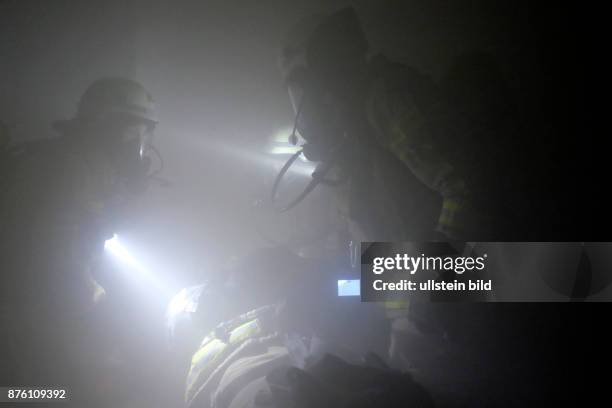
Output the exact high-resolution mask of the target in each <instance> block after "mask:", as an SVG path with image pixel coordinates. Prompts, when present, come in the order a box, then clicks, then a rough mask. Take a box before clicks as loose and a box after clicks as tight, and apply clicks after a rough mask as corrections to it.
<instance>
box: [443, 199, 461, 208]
mask: <svg viewBox="0 0 612 408" xmlns="http://www.w3.org/2000/svg"><path fill="white" fill-rule="evenodd" d="M460 207H461V202H460V201H458V200H454V199H452V198H445V199H444V202H443V203H442V208H443V209H444V210H451V211H456V210H458V209H459V208H460Z"/></svg>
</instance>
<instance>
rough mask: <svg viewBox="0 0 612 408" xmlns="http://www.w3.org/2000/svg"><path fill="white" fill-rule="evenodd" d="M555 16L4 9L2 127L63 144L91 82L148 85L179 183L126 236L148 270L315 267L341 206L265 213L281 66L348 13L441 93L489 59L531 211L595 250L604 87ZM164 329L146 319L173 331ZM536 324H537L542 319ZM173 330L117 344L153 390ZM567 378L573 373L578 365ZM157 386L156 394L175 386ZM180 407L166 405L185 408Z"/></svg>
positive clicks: (127, 334) (367, 8) (216, 4)
mask: <svg viewBox="0 0 612 408" xmlns="http://www.w3.org/2000/svg"><path fill="white" fill-rule="evenodd" d="M547 3H548V2H531V1H494V2H493V1H489V0H476V1H445V0H411V1H400V0H397V1H337V0H326V1H322V0H299V1H298V0H292V1H271V0H260V1H233V2H230V1H155V0H151V1H137V0H132V1H117V0H111V1H77V0H72V1H67V0H54V1H34V0H29V1H17V0H14V1H6V0H4V1H3V0H0V120H1V121H3V122H5V123H6V124H7V125H8V127H9V130H10V133H11V135H12V138H13V140H14V141H16V142H19V141H26V140H32V139H39V138H48V137H53V136H54V135H55V134H54V132H53V130H52V129H51V126H50V124H51V122H52V121H53V120H57V119H66V118H70V117H72V115H73V114H74V113H75V110H76V104H77V101H78V98H79V97H80V95H81V94H82V93H83V91H84V90H85V88H86V87H87V86H88V85H89V84H90V83H91V82H93V81H94V80H96V79H98V78H100V77H105V76H125V77H129V78H132V79H135V80H137V81H139V82H141V83H142V84H143V85H144V86H145V88H147V89H148V90H149V92H150V93H151V94H152V95H153V97H154V99H155V100H156V103H157V107H158V110H159V117H160V123H159V126H158V127H157V129H156V132H155V134H156V136H155V137H156V138H155V145H156V146H157V148H158V150H159V151H160V153H161V155H162V156H163V165H164V169H163V173H162V177H164V178H165V179H167V180H168V181H169V182H170V185H169V186H165V187H164V186H158V185H153V186H152V187H151V188H150V189H149V190H148V192H147V193H146V194H145V195H144V196H143V197H142V198H140V199H139V201H138V202H137V203H136V204H135V205H134V207H133V208H132V210H131V211H132V212H133V214H132V215H133V216H132V217H129V219H130V222H129V223H128V224H126V225H125V228H124V230H122V231H118V233H119V234H120V235H121V237H122V241H123V242H124V243H125V244H126V245H127V246H128V247H129V249H130V250H131V252H133V254H134V255H135V256H137V258H138V260H139V261H141V262H142V263H143V264H144V265H146V266H147V268H149V269H151V271H152V273H153V274H154V275H155V276H157V277H158V278H159V279H160V280H161V281H163V282H166V283H168V282H169V283H170V286H172V287H173V288H180V287H184V286H188V285H192V284H196V283H199V282H201V281H202V280H204V279H206V278H208V277H211V276H214V275H216V274H217V275H218V274H219V271H221V270H223V269H222V266H223V265H225V264H226V263H227V262H228V261H230V260H231V259H232V258H235V257H240V256H242V255H244V254H247V253H249V252H252V251H254V250H256V249H258V248H262V247H266V246H270V245H277V244H279V243H280V244H284V245H287V246H288V247H290V248H291V249H292V250H295V251H296V252H300V251H302V250H304V251H305V252H306V253H309V254H314V255H317V253H320V252H317V249H319V250H320V248H317V245H318V244H320V242H322V241H324V238H326V237H327V236H328V235H330V233H331V232H333V231H334V230H335V229H337V228H341V223H340V221H339V220H338V217H337V216H336V214H335V207H334V206H333V205H331V202H332V200H333V198H332V197H331V194H330V192H329V191H327V190H325V188H319V189H318V190H317V191H316V192H315V193H313V194H312V196H310V197H309V198H308V199H307V200H306V201H305V202H304V203H302V204H301V205H300V207H298V208H297V209H295V210H294V211H292V212H289V213H287V214H283V215H275V214H273V212H272V211H271V210H270V209H268V208H265V207H262V206H261V205H258V203H260V202H261V201H262V200H264V201H265V199H267V198H268V197H269V195H270V188H271V184H272V181H273V180H274V177H275V175H276V173H277V172H278V170H279V169H280V168H281V166H282V164H283V162H284V161H285V160H286V159H287V158H288V156H287V155H272V154H270V152H271V149H272V148H273V147H274V140H275V139H283V138H286V137H287V136H289V134H290V131H291V127H292V124H293V120H294V114H293V111H292V108H291V104H290V101H289V98H288V95H287V92H286V90H285V88H284V86H283V83H282V78H281V74H280V70H279V67H278V63H277V61H278V55H279V50H280V47H281V44H282V43H283V39H284V37H285V35H286V33H287V31H288V30H289V28H290V27H291V26H293V25H294V24H295V23H296V22H297V21H298V20H300V19H302V18H304V17H307V16H309V15H312V14H315V13H328V12H331V11H334V10H338V9H340V8H342V7H346V6H353V7H354V8H355V10H356V11H357V14H358V15H359V18H360V20H361V23H362V25H363V28H364V30H365V34H366V36H367V38H368V39H369V43H370V52H371V53H372V54H376V53H382V54H385V55H386V56H388V57H389V58H390V59H391V60H394V61H398V62H401V63H404V64H407V65H411V66H414V67H416V68H417V69H419V70H421V71H422V72H424V73H426V74H428V75H431V76H432V77H433V78H434V79H435V80H436V81H442V80H443V79H444V78H445V76H446V75H447V73H448V72H449V70H450V69H451V67H452V66H453V63H454V61H456V59H457V58H458V57H460V56H462V55H465V54H466V53H471V52H484V53H487V54H489V55H490V56H491V57H492V58H493V59H494V61H496V62H497V63H498V64H499V67H500V70H501V74H502V75H503V77H504V79H505V81H506V84H507V86H508V87H509V89H511V91H512V94H513V95H514V98H515V103H516V106H517V107H518V111H519V118H520V121H521V126H522V128H523V129H527V130H528V131H527V132H526V133H525V135H524V136H523V140H521V141H519V143H518V145H519V146H520V147H521V148H520V149H519V151H515V152H509V154H511V155H515V156H516V161H517V163H518V164H517V166H516V169H517V171H523V170H521V169H522V167H521V163H522V160H525V162H529V163H531V164H530V166H525V170H524V171H526V172H528V171H532V170H533V169H534V168H537V169H538V171H537V172H536V173H537V174H534V175H533V178H534V181H533V184H534V185H535V186H539V192H540V193H541V194H539V195H538V197H536V199H535V200H534V203H532V204H533V205H534V208H536V207H537V210H536V209H534V211H537V212H538V213H539V214H545V216H546V215H547V214H549V213H554V214H556V215H554V216H551V220H553V221H554V222H551V223H549V227H550V228H549V234H548V235H547V236H546V239H548V240H555V239H559V240H561V239H567V240H570V241H576V240H588V239H593V238H595V239H598V238H603V237H602V235H601V234H596V235H595V237H594V236H593V235H588V233H590V232H591V228H594V227H595V225H596V224H595V222H597V223H598V224H597V225H598V227H597V228H598V229H599V230H602V231H604V232H607V231H609V230H607V229H606V228H605V225H604V224H605V223H606V222H609V221H608V218H609V217H607V216H606V215H605V214H607V213H606V212H605V211H604V212H601V211H597V210H594V209H593V208H591V205H592V204H596V203H597V202H599V201H601V198H600V197H598V196H596V195H594V194H592V191H590V190H589V189H591V186H593V185H594V186H595V188H599V186H605V185H606V184H604V183H603V182H601V181H599V179H598V180H597V182H595V180H594V178H593V174H594V173H593V172H589V171H588V170H587V169H586V163H587V162H592V160H590V153H591V150H597V146H596V145H594V144H592V143H590V142H589V141H588V138H587V136H588V135H590V134H592V133H594V125H593V122H592V120H593V118H594V117H595V116H596V113H595V112H596V111H595V110H594V109H591V106H590V105H591V99H590V95H591V94H590V93H587V91H586V90H587V89H590V91H589V92H593V91H592V90H593V89H598V88H597V87H593V86H592V85H593V84H594V83H595V82H598V81H599V79H598V77H597V76H596V75H595V73H594V71H591V66H592V65H597V64H593V59H592V57H591V54H590V52H591V51H593V50H596V51H597V50H599V48H598V46H596V45H594V43H593V42H592V40H593V38H594V37H593V36H592V34H590V32H587V31H585V28H584V27H585V26H586V25H585V21H584V19H583V16H584V14H583V13H582V12H578V11H577V10H575V9H573V8H570V7H566V6H564V5H563V3H554V4H553V3H550V4H547ZM591 28H592V27H591ZM597 92H600V91H597ZM597 92H595V93H597ZM601 92H603V91H601ZM603 117H607V116H603ZM579 145H580V146H582V147H580V148H578V146H579ZM584 146H586V149H584V150H583V147H584ZM527 158H529V159H527ZM529 160H531V161H529ZM533 163H540V165H538V166H534V165H533ZM159 164H160V163H159V162H158V161H155V162H154V166H157V165H159ZM303 165H304V166H306V165H305V164H303ZM307 170H308V168H307V167H306V168H305V170H304V171H303V172H301V173H299V174H294V175H293V176H292V177H293V181H294V182H295V183H294V184H295V186H297V187H296V188H299V187H301V186H303V185H304V183H305V182H306V181H307V180H308V177H309V174H308V171H307ZM601 174H605V173H603V172H600V173H598V177H601ZM585 175H586V176H587V177H584V176H585ZM603 177H604V178H605V175H604V176H603ZM587 190H589V191H587ZM549 210H550V211H549ZM607 211H608V212H609V209H608V210H607ZM559 214H560V215H559ZM589 217H594V218H595V220H593V221H592V220H591V218H589ZM543 224H545V225H546V224H547V222H546V221H544V222H543ZM585 233H586V234H585ZM582 237H585V238H582ZM603 240H609V238H607V239H606V238H604V239H603ZM309 251H310V252H309ZM334 279H335V277H334ZM334 284H335V283H334ZM145 290H146V288H145ZM138 301H139V302H141V301H142V299H140V298H139V300H138ZM158 306H159V305H158ZM163 306H165V304H164V305H163ZM501 306H504V305H501ZM527 306H528V305H525V307H523V306H521V307H522V311H523V312H525V313H522V314H521V313H516V314H515V313H514V311H515V309H512V310H510V307H508V308H501V309H500V310H499V311H500V315H499V316H500V319H503V318H505V317H508V318H509V319H516V321H518V320H520V319H524V320H529V319H530V318H531V316H532V315H531V314H530V313H529V312H530V310H532V311H533V310H535V309H536V308H537V307H539V305H535V306H534V307H531V309H528V307H527ZM584 307H585V308H586V307H587V305H584ZM143 308H144V307H143ZM502 309H503V310H502ZM517 309H518V306H517ZM538 310H540V309H538ZM550 310H552V306H551V307H550V308H549V311H550ZM558 310H559V313H557V314H555V313H556V311H557V309H555V310H553V313H552V315H554V316H563V318H565V317H568V319H569V320H567V323H564V324H565V326H563V327H564V328H567V330H568V331H567V332H564V333H563V338H562V339H561V340H559V342H557V341H556V340H555V342H554V344H555V346H554V347H558V348H559V349H561V348H565V344H566V343H567V345H568V346H567V353H565V354H566V355H568V356H569V355H570V354H571V352H572V351H573V350H574V349H575V348H576V347H578V344H582V343H574V345H571V344H570V343H572V342H573V339H574V338H578V337H580V338H581V340H582V341H583V342H584V341H585V340H584V339H585V337H583V336H582V335H580V333H582V332H584V330H587V329H588V330H590V332H588V333H591V334H594V332H593V331H592V330H595V329H594V327H596V326H589V324H588V323H586V320H583V315H582V314H580V315H579V314H578V312H574V311H571V312H570V310H569V309H564V308H562V307H559V309H558ZM502 312H503V313H502ZM155 313H158V311H148V312H147V314H149V315H150V316H151V315H153V314H155ZM162 314H163V310H162V311H161V312H160V313H158V315H159V316H161V315H162ZM142 315H143V313H142V310H136V311H132V312H131V314H129V315H125V316H122V318H123V319H124V320H126V321H128V322H136V321H137V320H138V319H139V318H140V317H141V316H142ZM158 315H156V316H155V318H151V319H152V320H153V319H157V320H161V318H159V316H158ZM543 315H544V314H543ZM150 316H149V317H150ZM540 316H542V315H540ZM544 316H546V315H544ZM590 316H593V314H590ZM537 319H538V317H537V316H536V318H533V326H537V325H539V324H540V322H545V319H544V318H541V317H540V319H541V320H537ZM516 321H509V322H508V325H509V326H512V324H513V323H515V322H516ZM129 325H130V323H128V324H125V326H129ZM160 325H161V323H160V322H159V321H156V322H155V323H152V324H151V325H149V326H147V325H146V324H144V325H142V324H136V323H134V324H133V327H129V328H128V329H125V330H123V331H122V332H121V334H120V335H121V336H123V337H120V338H118V339H117V340H116V341H118V342H121V341H123V342H124V344H126V345H127V346H124V347H127V348H128V349H129V350H131V351H134V354H137V355H138V356H142V361H140V360H138V359H137V358H136V359H135V361H136V362H138V361H140V363H141V364H142V365H141V366H140V368H138V364H135V366H136V367H137V368H135V369H134V370H135V371H134V374H135V375H140V374H146V375H150V376H151V377H152V378H153V377H155V374H152V373H154V372H155V371H156V370H159V371H162V372H164V369H165V368H166V367H165V366H164V364H166V362H165V361H164V360H163V359H158V360H156V361H153V362H148V363H145V362H144V360H145V355H146V354H147V350H148V349H147V347H149V348H150V351H151V353H150V354H152V353H156V352H157V351H158V350H160V348H161V346H159V344H157V345H153V346H147V344H148V343H151V341H148V340H151V338H152V336H159V333H160V330H161V329H160ZM109 327H112V326H109ZM570 338H571V339H572V340H570ZM158 340H159V339H158ZM523 341H524V342H528V341H529V339H527V340H523ZM157 343H162V341H161V340H160V341H157ZM158 346H159V347H158ZM156 347H158V348H156ZM508 347H509V348H513V347H514V345H513V344H509V345H508ZM139 349H140V350H139ZM591 349H593V348H592V347H591ZM537 357H538V356H537V355H536V354H534V358H537ZM138 358H140V357H138ZM557 363H558V364H560V365H562V366H564V367H565V366H566V363H568V362H566V361H564V362H556V364H557ZM551 364H552V362H551ZM150 373H151V374H150ZM164 375H165V374H164ZM168 376H171V374H168V375H166V377H168ZM162 377H163V376H162ZM162 377H159V376H158V377H155V378H153V380H151V382H149V384H157V383H155V382H154V381H165V380H168V378H166V377H164V378H162ZM180 380H181V379H180V377H176V378H174V379H173V380H171V381H174V382H175V384H174V385H173V386H174V387H175V390H176V395H179V394H180V393H181V392H182V387H183V385H184V384H182V383H180ZM145 383H146V382H145ZM163 390H164V387H160V389H159V390H157V394H156V393H155V392H152V393H151V398H155V397H156V396H159V394H160V393H161V392H162V391H163ZM176 395H173V396H172V397H168V399H169V400H173V401H176V400H177V399H176V398H174V397H175V396H176ZM173 398H174V399H173ZM149 406H151V405H149Z"/></svg>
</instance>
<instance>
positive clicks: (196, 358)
mask: <svg viewBox="0 0 612 408" xmlns="http://www.w3.org/2000/svg"><path fill="white" fill-rule="evenodd" d="M225 347H227V344H225V343H224V342H222V341H221V340H219V339H212V340H211V341H210V342H209V343H207V344H204V345H202V347H200V349H199V350H198V351H196V353H195V354H194V355H193V357H192V358H191V366H192V368H193V367H195V366H202V365H205V364H206V363H207V362H208V361H210V360H212V359H213V358H214V357H215V356H216V355H218V354H219V353H221V352H223V350H224V349H225ZM204 360H206V361H204Z"/></svg>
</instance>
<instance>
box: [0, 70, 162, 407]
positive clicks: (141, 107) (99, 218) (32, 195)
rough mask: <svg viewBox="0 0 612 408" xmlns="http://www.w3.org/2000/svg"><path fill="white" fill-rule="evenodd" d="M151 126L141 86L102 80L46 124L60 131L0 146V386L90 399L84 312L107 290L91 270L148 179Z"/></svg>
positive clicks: (89, 335)
mask: <svg viewBox="0 0 612 408" xmlns="http://www.w3.org/2000/svg"><path fill="white" fill-rule="evenodd" d="M156 124H157V115H156V112H155V106H154V103H153V99H152V97H151V95H150V94H149V93H148V92H147V91H146V90H145V89H144V88H143V86H142V85H140V84H139V83H137V82H135V81H133V80H129V79H125V78H103V79H99V80H97V81H95V82H94V83H93V84H91V85H90V86H89V87H88V88H87V90H86V91H85V93H84V94H83V95H82V97H81V98H80V101H79V102H78V108H77V112H76V115H75V116H74V117H73V118H72V119H69V120H61V121H57V122H55V123H54V124H53V127H54V129H55V130H57V131H58V132H59V136H58V137H56V138H50V139H41V140H37V141H33V142H27V143H22V144H20V145H14V146H11V147H10V148H9V149H8V150H7V151H6V152H5V153H4V157H5V158H6V159H7V160H6V161H5V163H4V165H5V168H10V175H7V177H3V178H4V182H3V189H4V191H3V199H2V200H1V203H0V204H1V205H2V207H1V212H2V218H1V220H0V222H1V223H2V226H1V228H0V231H1V232H0V239H1V243H0V244H1V253H2V261H1V262H2V271H3V277H2V278H3V280H4V282H3V284H2V285H1V287H2V289H6V293H3V294H2V299H3V301H4V302H5V304H4V305H3V311H4V312H5V313H4V315H3V322H2V324H3V326H4V327H3V329H4V330H6V332H7V333H8V335H9V336H8V337H9V342H10V348H9V351H8V352H7V354H6V356H5V357H6V360H5V359H3V364H2V365H3V367H4V368H5V371H4V373H3V376H5V377H6V378H3V379H2V381H0V383H3V384H15V385H34V384H49V385H52V384H56V385H65V386H67V387H70V388H71V392H73V393H74V395H73V398H75V400H78V399H79V398H85V399H87V398H91V397H92V395H93V394H92V393H93V391H94V389H95V385H94V384H95V380H92V378H89V377H90V376H92V375H96V368H97V367H99V364H100V359H101V357H102V356H103V354H104V351H103V350H100V349H96V345H97V344H98V340H99V339H97V338H96V337H97V336H96V335H95V334H94V333H95V332H96V331H95V329H94V328H93V327H95V324H94V323H92V322H91V321H90V320H88V316H89V314H88V313H89V312H90V311H91V310H92V309H93V307H94V306H95V304H96V303H98V302H100V301H101V300H102V299H103V297H104V295H105V291H104V289H103V288H102V287H101V286H100V285H99V284H98V283H97V282H96V281H95V279H94V278H93V276H92V271H93V268H94V267H95V265H96V261H97V259H99V258H100V255H101V254H102V253H103V249H104V242H105V240H107V239H109V238H111V237H112V235H113V232H115V230H116V228H118V225H117V224H118V223H119V220H120V219H121V214H123V213H124V209H125V208H126V206H127V205H128V204H129V203H130V202H131V201H132V199H133V198H135V197H136V196H138V195H139V194H141V193H142V192H143V191H144V190H145V188H146V186H147V174H148V171H149V164H150V160H149V159H148V157H147V153H148V151H149V147H150V142H151V140H150V139H151V137H152V133H153V130H154V128H155V126H156ZM7 163H8V164H7ZM9 176H10V177H9ZM7 180H8V181H7ZM3 352H5V350H3ZM4 361H8V364H5V363H4ZM80 401H83V399H80ZM89 401H91V399H89Z"/></svg>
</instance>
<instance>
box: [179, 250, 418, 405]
mask: <svg viewBox="0 0 612 408" xmlns="http://www.w3.org/2000/svg"><path fill="white" fill-rule="evenodd" d="M321 270H323V271H328V270H329V268H327V267H326V265H321V264H317V265H314V264H310V263H309V262H308V261H306V260H304V259H303V258H300V257H297V256H295V255H293V254H291V253H290V252H287V251H285V250H284V249H282V248H270V249H265V250H261V251H257V252H256V253H254V254H251V255H249V256H247V257H244V258H242V259H241V260H239V261H238V263H236V265H234V266H233V267H231V268H229V269H228V270H227V272H228V273H227V275H229V276H231V277H230V279H229V280H228V282H225V283H220V282H216V283H214V282H211V283H209V284H207V285H205V286H200V287H197V288H194V289H193V290H191V291H187V292H189V293H192V294H194V295H195V297H192V299H193V300H194V301H196V302H197V303H198V304H197V308H194V307H192V306H190V307H188V308H187V309H189V310H190V311H191V312H190V314H191V316H190V320H191V321H192V323H196V324H198V325H199V327H204V326H208V324H209V323H210V322H211V319H212V318H213V316H218V319H220V320H219V322H220V323H218V324H215V325H213V326H212V327H210V326H208V334H207V335H206V336H204V339H203V340H202V341H201V343H200V345H199V347H197V348H196V349H195V353H194V354H193V357H192V359H191V367H190V369H189V373H188V375H187V387H186V394H185V399H186V403H187V405H188V406H189V407H194V408H195V407H198V408H203V407H216V408H221V407H232V408H238V407H245V408H246V407H278V408H280V407H313V408H314V407H321V406H329V407H332V406H346V407H352V406H357V405H355V404H357V403H358V402H359V403H360V404H361V405H359V406H362V407H375V406H394V405H393V404H392V403H390V402H391V401H392V400H393V398H391V399H389V398H390V397H391V396H393V397H394V398H396V400H395V403H396V404H398V403H399V401H401V404H403V403H405V401H411V402H414V405H416V406H428V405H427V403H429V402H430V399H429V397H428V394H427V393H426V392H425V391H424V390H423V389H422V388H421V387H420V386H418V384H416V383H415V382H414V381H413V380H412V378H411V377H410V376H409V375H405V374H400V373H398V372H396V371H393V370H391V369H389V368H388V367H387V366H386V365H385V364H384V363H383V362H382V360H380V359H379V358H377V357H376V355H373V354H366V358H365V359H364V358H362V354H361V351H358V350H357V348H354V347H352V346H351V345H349V344H347V343H348V342H345V341H343V338H344V337H343V336H347V335H348V336H351V335H352V336H354V337H360V335H359V334H357V335H356V334H355V332H354V331H355V330H358V329H357V328H353V329H354V330H353V331H350V330H348V329H347V328H346V326H347V323H346V322H345V321H344V320H347V321H351V317H350V316H349V315H348V313H347V311H346V310H344V311H343V312H339V310H341V309H339V308H337V305H336V306H334V301H335V300H336V299H337V298H336V297H335V296H333V295H334V294H332V293H327V290H326V289H325V286H328V285H325V281H326V280H325V277H326V276H327V275H328V274H326V273H325V274H323V273H317V272H320V271H321ZM319 278H321V280H319ZM330 286H331V285H330ZM331 288H332V289H333V286H332V287H331ZM187 292H184V294H187ZM181 293H183V292H181ZM219 294H222V295H221V296H218V295H219ZM179 298H180V297H179ZM183 298H184V296H183ZM221 298H222V299H221ZM177 299H178V298H177ZM313 300H314V301H313ZM182 303H183V304H188V303H189V304H191V303H193V302H182ZM372 309H373V310H376V308H372ZM363 311H364V310H363V309H360V310H359V311H357V309H356V310H355V312H356V313H358V314H360V316H359V317H360V319H361V320H360V323H361V326H363V327H362V330H363V331H365V330H374V331H376V330H378V329H379V327H373V326H372V324H373V322H374V321H375V320H376V321H380V320H379V319H370V318H369V317H368V314H367V312H366V313H363ZM360 312H361V313H360ZM228 315H233V317H232V318H229V319H228V318H227V317H224V316H228ZM353 324H354V323H353ZM173 327H176V326H175V325H173ZM174 334H175V336H178V335H180V333H178V332H177V331H176V330H175V331H174ZM364 337H365V336H364ZM176 340H179V341H180V339H176ZM364 401H368V402H367V403H364ZM421 403H422V405H419V404H421Z"/></svg>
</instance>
